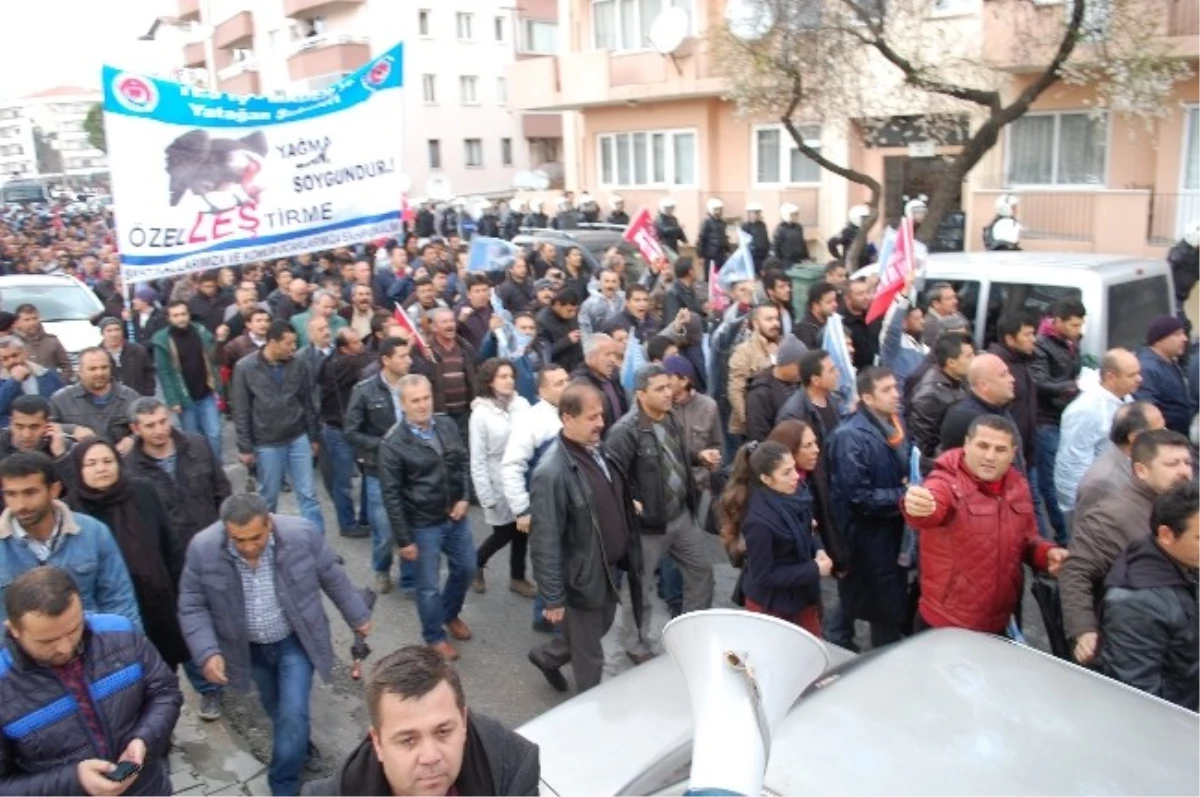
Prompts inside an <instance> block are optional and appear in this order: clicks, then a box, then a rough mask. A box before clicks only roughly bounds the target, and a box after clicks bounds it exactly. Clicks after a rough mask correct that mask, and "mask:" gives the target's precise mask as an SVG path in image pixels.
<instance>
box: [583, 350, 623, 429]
mask: <svg viewBox="0 0 1200 797" xmlns="http://www.w3.org/2000/svg"><path fill="white" fill-rule="evenodd" d="M620 368H621V344H619V343H617V342H616V341H615V340H613V338H612V336H611V335H607V334H605V333H603V332H597V333H596V334H594V335H589V336H588V337H586V338H584V341H583V365H582V366H580V367H579V368H578V369H576V370H575V372H574V373H572V374H571V381H573V382H576V381H578V382H586V383H587V384H589V385H591V386H592V387H594V388H596V390H599V391H600V395H601V396H603V397H604V434H605V435H607V434H608V430H609V429H611V428H612V427H613V424H615V423H616V422H617V421H618V420H620V419H621V417H622V416H624V415H625V413H627V412H628V411H629V400H628V399H627V398H626V397H625V388H623V387H622V386H621V383H620V382H619V381H617V372H618V371H619V370H620Z"/></svg>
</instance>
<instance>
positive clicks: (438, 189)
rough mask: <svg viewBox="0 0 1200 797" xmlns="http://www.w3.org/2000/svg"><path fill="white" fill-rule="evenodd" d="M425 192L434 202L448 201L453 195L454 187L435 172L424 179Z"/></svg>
mask: <svg viewBox="0 0 1200 797" xmlns="http://www.w3.org/2000/svg"><path fill="white" fill-rule="evenodd" d="M425 194H426V195H427V196H428V197H429V198H430V199H432V200H433V201H434V202H449V201H450V200H451V199H452V198H453V197H454V189H452V188H451V187H450V181H449V180H447V179H446V178H445V177H443V176H442V175H440V174H435V175H433V176H432V177H430V178H429V179H428V180H426V181H425Z"/></svg>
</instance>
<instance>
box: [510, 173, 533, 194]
mask: <svg viewBox="0 0 1200 797" xmlns="http://www.w3.org/2000/svg"><path fill="white" fill-rule="evenodd" d="M535 182H536V180H535V179H534V177H533V172H531V171H529V170H528V169H522V170H521V171H519V172H517V173H516V174H514V175H513V180H512V184H513V188H516V189H518V190H520V191H533V190H534V188H533V184H534V183H535Z"/></svg>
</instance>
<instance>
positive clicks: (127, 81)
mask: <svg viewBox="0 0 1200 797" xmlns="http://www.w3.org/2000/svg"><path fill="white" fill-rule="evenodd" d="M113 96H114V97H115V98H116V100H117V102H119V103H121V105H122V106H124V107H125V108H127V109H128V110H130V111H134V112H135V113H150V112H151V111H153V110H154V109H155V108H157V107H158V89H156V88H155V87H154V82H153V81H151V80H147V79H146V78H144V77H142V76H141V75H134V74H131V73H129V72H122V73H121V74H119V75H117V76H116V77H115V78H113Z"/></svg>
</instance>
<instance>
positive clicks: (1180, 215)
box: [1146, 191, 1200, 246]
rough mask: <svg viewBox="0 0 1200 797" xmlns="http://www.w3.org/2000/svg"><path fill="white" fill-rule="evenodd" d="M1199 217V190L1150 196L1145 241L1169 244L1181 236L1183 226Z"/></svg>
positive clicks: (1155, 244)
mask: <svg viewBox="0 0 1200 797" xmlns="http://www.w3.org/2000/svg"><path fill="white" fill-rule="evenodd" d="M1196 219H1200V191H1190V192H1187V193H1183V194H1160V193H1154V194H1152V195H1151V196H1150V219H1149V225H1148V228H1147V231H1146V242H1147V243H1149V244H1152V245H1154V246H1169V245H1171V244H1173V243H1175V242H1176V241H1178V240H1179V239H1180V238H1181V237H1182V236H1183V231H1184V228H1185V227H1187V225H1188V224H1189V223H1191V222H1193V221H1195V220H1196Z"/></svg>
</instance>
